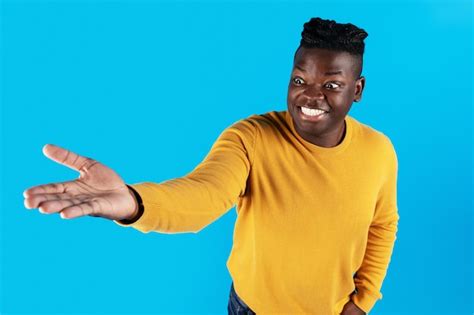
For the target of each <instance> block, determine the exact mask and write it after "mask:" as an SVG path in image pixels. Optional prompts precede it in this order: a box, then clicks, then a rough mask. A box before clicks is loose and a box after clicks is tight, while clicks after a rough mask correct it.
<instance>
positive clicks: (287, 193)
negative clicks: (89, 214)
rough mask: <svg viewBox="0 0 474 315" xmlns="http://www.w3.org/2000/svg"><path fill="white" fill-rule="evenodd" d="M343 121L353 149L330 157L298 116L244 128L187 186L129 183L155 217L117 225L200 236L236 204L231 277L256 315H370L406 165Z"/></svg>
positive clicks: (243, 123)
mask: <svg viewBox="0 0 474 315" xmlns="http://www.w3.org/2000/svg"><path fill="white" fill-rule="evenodd" d="M345 121H346V135H345V137H344V139H343V141H342V142H341V143H340V144H339V145H337V146H335V147H332V148H325V147H320V146H317V145H314V144H312V143H310V142H308V141H306V140H304V139H303V138H302V137H301V136H300V135H299V134H298V133H297V132H296V130H295V128H294V125H293V120H292V118H291V116H290V114H289V113H288V111H279V112H277V111H273V112H268V113H265V114H261V115H252V116H250V117H247V118H245V119H242V120H239V121H237V122H236V123H234V124H233V125H231V126H229V127H228V128H226V129H225V130H224V131H223V132H222V133H221V134H220V136H219V137H218V139H217V140H216V142H215V143H214V144H213V146H212V148H211V150H210V151H209V153H208V154H207V156H206V157H205V158H204V160H203V161H202V162H201V163H200V164H199V165H198V166H197V167H196V168H195V169H194V170H193V171H192V172H190V173H189V174H187V175H186V176H184V177H181V178H175V179H171V180H167V181H164V182H162V183H159V184H158V183H151V182H143V183H138V184H134V185H131V186H132V187H133V188H135V189H136V190H137V191H138V193H139V194H140V196H141V197H142V199H143V204H144V208H145V212H144V214H143V215H142V217H140V219H139V220H138V221H136V222H134V223H132V224H129V225H126V224H122V223H120V222H118V221H114V222H115V223H117V224H119V225H121V226H131V227H133V228H135V229H137V230H139V231H141V232H143V233H148V232H150V231H156V232H160V233H178V232H199V231H200V230H202V229H203V228H204V227H206V226H207V225H209V224H210V223H212V222H213V221H215V220H217V219H218V218H219V217H220V216H222V215H223V214H224V213H225V212H227V211H228V210H229V209H231V208H232V207H233V206H234V205H237V207H236V209H237V220H236V223H235V229H234V237H233V247H232V251H231V254H230V257H229V259H228V261H227V267H228V270H229V272H230V275H231V277H232V279H233V281H234V287H235V291H236V293H237V294H238V295H239V297H240V298H242V300H243V301H244V302H245V303H246V304H247V305H248V306H249V307H250V308H251V309H252V310H253V311H255V312H256V313H257V314H258V315H261V314H317V315H333V314H339V313H340V312H341V311H342V308H343V306H344V305H345V304H346V302H348V301H349V300H350V299H352V300H353V301H354V303H355V304H356V305H358V306H359V307H360V308H361V309H362V310H364V311H365V312H369V311H370V310H371V309H372V307H373V306H374V304H375V302H376V301H377V300H378V299H381V298H382V294H381V292H380V290H381V286H382V282H383V279H384V278H385V275H386V271H387V268H388V264H389V262H390V258H391V255H392V251H393V246H394V242H395V239H396V233H397V224H398V219H399V216H398V210H397V201H396V194H397V192H396V186H397V168H398V166H397V165H398V162H397V156H396V152H395V150H394V147H393V145H392V143H391V141H390V140H389V138H388V137H387V136H385V135H384V134H383V133H381V132H379V131H377V130H375V129H373V128H371V127H369V126H367V125H365V124H362V123H360V122H359V121H357V120H356V119H355V118H353V117H351V116H349V115H347V116H346V119H345ZM354 274H355V275H354ZM355 289H357V291H354V290H355Z"/></svg>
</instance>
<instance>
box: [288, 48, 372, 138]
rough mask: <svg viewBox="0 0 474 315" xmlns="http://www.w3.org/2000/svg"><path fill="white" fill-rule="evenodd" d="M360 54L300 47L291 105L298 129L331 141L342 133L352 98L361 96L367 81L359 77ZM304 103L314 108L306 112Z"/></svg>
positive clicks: (289, 110)
mask: <svg viewBox="0 0 474 315" xmlns="http://www.w3.org/2000/svg"><path fill="white" fill-rule="evenodd" d="M356 58H357V57H354V56H352V55H350V54H349V53H346V52H336V51H330V50H326V49H320V48H304V47H300V48H299V50H298V51H297V53H296V55H295V59H294V63H293V70H292V73H291V78H290V83H289V86H288V97H287V105H288V112H289V113H290V115H291V116H292V118H293V122H294V126H295V129H296V131H297V132H298V133H299V134H300V135H301V136H302V137H303V138H304V139H306V140H308V141H310V142H313V143H316V144H321V143H325V144H327V143H331V141H333V140H334V139H336V138H337V136H338V135H341V134H342V131H343V130H344V118H345V117H346V114H347V113H348V112H349V110H350V108H351V105H352V102H353V101H359V100H360V99H361V97H362V90H363V88H364V84H365V78H364V77H360V78H358V77H356V76H357V75H358V73H356V70H355V69H356V68H357V64H358V63H357V59H356ZM302 107H306V108H309V109H311V110H310V111H309V112H308V113H306V114H305V113H304V112H303V110H304V109H303V110H302ZM312 109H321V110H323V111H324V112H320V111H314V110H312ZM333 145H336V144H335V143H334V144H333Z"/></svg>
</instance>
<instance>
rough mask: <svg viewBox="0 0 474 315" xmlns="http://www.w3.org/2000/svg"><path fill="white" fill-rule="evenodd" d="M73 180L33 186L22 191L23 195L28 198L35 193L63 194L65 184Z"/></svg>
mask: <svg viewBox="0 0 474 315" xmlns="http://www.w3.org/2000/svg"><path fill="white" fill-rule="evenodd" d="M72 182H73V181H68V182H63V183H53V184H45V185H38V186H33V187H30V188H28V189H25V191H23V197H25V198H29V197H31V196H33V195H37V194H63V193H65V192H66V186H67V185H68V184H69V183H72Z"/></svg>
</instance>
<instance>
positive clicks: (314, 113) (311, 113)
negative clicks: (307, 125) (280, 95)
mask: <svg viewBox="0 0 474 315" xmlns="http://www.w3.org/2000/svg"><path fill="white" fill-rule="evenodd" d="M301 111H302V112H303V114H305V115H308V116H318V115H321V114H323V113H325V111H323V110H319V109H311V108H307V107H304V106H302V107H301Z"/></svg>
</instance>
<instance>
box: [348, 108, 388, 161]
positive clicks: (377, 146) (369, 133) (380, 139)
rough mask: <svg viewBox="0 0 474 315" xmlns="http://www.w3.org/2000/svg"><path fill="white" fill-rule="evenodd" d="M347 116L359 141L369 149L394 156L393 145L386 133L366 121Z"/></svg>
mask: <svg viewBox="0 0 474 315" xmlns="http://www.w3.org/2000/svg"><path fill="white" fill-rule="evenodd" d="M349 117H350V119H351V120H352V123H353V126H354V128H355V129H356V132H357V134H358V138H359V140H360V141H361V142H363V143H364V144H365V145H367V146H369V147H370V149H371V150H373V151H376V152H378V153H380V154H383V155H384V156H387V155H395V157H396V151H395V146H394V145H393V142H392V140H391V139H390V137H389V136H388V135H386V134H385V133H383V132H382V131H380V130H377V129H375V128H374V127H372V126H370V125H368V124H366V123H362V122H360V121H359V120H357V119H356V118H354V117H352V116H349Z"/></svg>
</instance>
